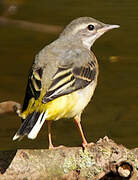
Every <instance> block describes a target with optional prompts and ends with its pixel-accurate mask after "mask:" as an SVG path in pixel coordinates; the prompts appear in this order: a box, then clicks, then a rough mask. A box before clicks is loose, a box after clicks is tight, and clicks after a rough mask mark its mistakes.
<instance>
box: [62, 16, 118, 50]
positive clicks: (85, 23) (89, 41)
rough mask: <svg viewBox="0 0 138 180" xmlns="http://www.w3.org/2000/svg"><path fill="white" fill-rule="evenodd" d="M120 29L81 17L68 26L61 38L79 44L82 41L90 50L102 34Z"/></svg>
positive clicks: (116, 26)
mask: <svg viewBox="0 0 138 180" xmlns="http://www.w3.org/2000/svg"><path fill="white" fill-rule="evenodd" d="M118 27H119V25H110V24H104V23H102V22H100V21H98V20H96V19H94V18H91V17H80V18H77V19H75V20H73V21H72V22H71V23H70V24H69V25H67V27H66V28H65V29H64V31H63V32H62V33H61V34H60V37H64V38H67V39H68V40H73V41H78V43H80V41H81V42H82V44H83V45H84V46H85V47H86V48H89V49H90V48H91V46H92V45H93V43H94V42H95V40H96V39H98V38H99V37H100V36H101V35H102V34H104V33H105V32H107V31H109V30H111V29H114V28H118Z"/></svg>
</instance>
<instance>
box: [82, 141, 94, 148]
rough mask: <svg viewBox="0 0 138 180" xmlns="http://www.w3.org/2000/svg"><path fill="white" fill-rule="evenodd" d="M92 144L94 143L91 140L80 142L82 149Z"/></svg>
mask: <svg viewBox="0 0 138 180" xmlns="http://www.w3.org/2000/svg"><path fill="white" fill-rule="evenodd" d="M93 145H94V143H93V142H91V143H87V142H82V147H83V148H84V149H86V148H87V147H89V146H93Z"/></svg>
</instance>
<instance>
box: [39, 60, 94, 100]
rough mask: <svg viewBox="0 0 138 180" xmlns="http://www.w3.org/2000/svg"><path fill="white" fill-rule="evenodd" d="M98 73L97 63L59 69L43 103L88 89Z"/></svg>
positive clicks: (91, 62)
mask: <svg viewBox="0 0 138 180" xmlns="http://www.w3.org/2000/svg"><path fill="white" fill-rule="evenodd" d="M96 73H97V72H96V62H95V61H90V62H88V63H87V64H85V65H84V66H80V67H77V66H76V67H59V68H58V70H57V72H56V74H55V75H54V77H53V81H52V83H51V86H50V87H49V89H48V91H47V92H46V94H45V96H44V97H43V101H42V102H43V103H47V102H49V101H52V100H54V99H55V98H58V97H60V96H63V95H66V94H69V93H72V92H74V91H77V90H78V89H82V88H84V87H86V86H87V85H88V84H90V83H91V82H92V81H93V80H94V79H95V78H96Z"/></svg>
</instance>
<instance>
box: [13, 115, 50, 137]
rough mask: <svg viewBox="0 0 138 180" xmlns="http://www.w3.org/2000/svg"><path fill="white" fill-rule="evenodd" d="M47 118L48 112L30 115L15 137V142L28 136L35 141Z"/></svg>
mask: <svg viewBox="0 0 138 180" xmlns="http://www.w3.org/2000/svg"><path fill="white" fill-rule="evenodd" d="M46 118H47V112H42V113H39V112H33V113H31V114H29V115H28V116H27V118H26V119H25V120H24V121H23V123H22V125H21V127H20V128H19V129H18V131H17V133H16V134H15V136H14V137H13V140H16V139H22V137H23V136H25V135H27V136H28V138H29V139H35V138H36V136H37V134H38V133H39V131H40V129H41V127H42V125H43V124H44V122H45V120H46Z"/></svg>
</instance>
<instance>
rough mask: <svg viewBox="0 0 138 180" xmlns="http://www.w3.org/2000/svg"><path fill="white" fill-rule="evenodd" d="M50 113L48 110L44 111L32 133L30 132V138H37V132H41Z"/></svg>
mask: <svg viewBox="0 0 138 180" xmlns="http://www.w3.org/2000/svg"><path fill="white" fill-rule="evenodd" d="M47 115H48V111H46V112H42V113H41V114H40V116H39V118H38V120H37V122H36V124H35V125H34V127H33V129H32V130H31V131H30V133H29V134H28V138H29V139H35V138H36V136H37V134H38V133H39V131H40V129H41V127H42V125H43V124H44V122H45V120H46V118H47Z"/></svg>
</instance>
